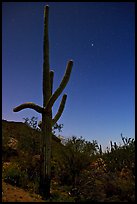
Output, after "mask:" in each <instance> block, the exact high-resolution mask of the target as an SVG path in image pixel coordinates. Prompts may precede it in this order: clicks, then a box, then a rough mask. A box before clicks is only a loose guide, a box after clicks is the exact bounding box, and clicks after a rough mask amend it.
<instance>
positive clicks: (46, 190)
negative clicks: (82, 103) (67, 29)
mask: <svg viewBox="0 0 137 204" xmlns="http://www.w3.org/2000/svg"><path fill="white" fill-rule="evenodd" d="M48 13H49V7H48V6H46V7H45V9H44V47H43V52H44V56H43V59H44V62H43V107H40V106H39V105H36V104H34V103H32V102H26V103H23V104H21V105H19V106H17V107H15V108H14V109H13V111H14V112H18V111H20V110H23V109H26V108H31V109H33V110H35V111H37V112H38V113H41V114H42V122H41V139H40V184H39V191H40V194H41V195H42V197H43V198H46V199H48V198H49V197H50V183H51V138H52V126H53V125H54V124H55V123H56V122H57V121H58V120H59V118H60V116H61V115H62V112H63V110H64V106H65V103H66V99H67V95H66V94H64V95H63V97H62V100H61V103H60V106H59V109H58V112H57V114H56V115H55V116H54V118H53V119H52V107H53V105H54V103H55V101H56V100H57V98H58V97H59V96H60V94H61V93H62V91H63V90H64V88H65V87H66V85H67V83H68V81H69V78H70V74H71V70H72V66H73V61H72V60H70V61H69V62H68V64H67V68H66V72H65V74H64V77H63V79H62V81H61V83H60V85H59V87H58V88H57V89H56V91H55V92H54V93H53V94H52V88H53V77H54V72H53V71H50V65H49V39H48Z"/></svg>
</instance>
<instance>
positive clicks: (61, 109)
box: [52, 94, 67, 126]
mask: <svg viewBox="0 0 137 204" xmlns="http://www.w3.org/2000/svg"><path fill="white" fill-rule="evenodd" d="M66 99H67V95H66V94H64V95H63V97H62V100H61V103H60V106H59V109H58V112H57V114H56V115H55V117H54V118H53V120H52V126H54V125H55V123H56V122H57V121H58V120H59V118H60V116H61V115H62V112H63V110H64V107H65V103H66Z"/></svg>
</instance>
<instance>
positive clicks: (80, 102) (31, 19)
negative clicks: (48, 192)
mask: <svg viewBox="0 0 137 204" xmlns="http://www.w3.org/2000/svg"><path fill="white" fill-rule="evenodd" d="M46 4H48V5H49V6H50V10H49V43H50V67H51V69H53V70H54V72H55V75H54V89H53V90H55V89H56V88H57V87H58V85H59V83H60V81H61V79H62V76H63V74H64V72H65V68H66V64H67V61H68V60H70V59H73V60H74V66H73V70H72V74H71V77H70V81H69V83H68V84H67V87H66V88H65V90H64V92H63V93H67V95H68V98H67V102H66V106H65V109H64V112H63V115H62V116H61V118H60V120H59V123H63V124H64V128H63V131H62V133H61V134H62V135H63V136H65V137H69V136H72V135H75V136H77V137H80V136H83V137H84V138H85V139H86V140H93V139H94V140H97V141H98V143H99V144H102V145H103V147H104V148H105V147H106V146H110V143H109V141H110V140H112V141H116V142H117V143H118V144H119V142H120V143H122V140H121V137H120V134H121V133H123V136H126V137H132V138H134V136H135V92H134V91H135V8H134V7H135V5H134V3H129V2H127V3H126V2H123V3H119V2H118V3H112V2H104V3H103V2H96V3H95V2H47V3H45V2H18V3H15V2H7V3H6V2H5V3H2V118H3V119H5V120H8V121H24V120H23V118H24V117H29V118H31V117H32V116H35V117H38V119H39V120H41V115H40V114H38V113H37V112H35V111H33V110H30V109H25V110H22V111H20V112H18V113H14V112H13V111H12V110H13V108H14V107H16V106H17V105H20V104H22V103H24V102H34V103H36V104H38V105H42V103H43V102H42V100H43V97H42V69H43V67H42V66H43V12H44V5H46ZM61 97H62V95H61V96H60V97H59V99H58V100H57V102H56V103H55V105H54V107H53V115H54V114H55V113H56V111H57V109H58V106H59V103H60V100H61Z"/></svg>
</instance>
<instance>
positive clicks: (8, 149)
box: [2, 117, 135, 202]
mask: <svg viewBox="0 0 137 204" xmlns="http://www.w3.org/2000/svg"><path fill="white" fill-rule="evenodd" d="M29 124H30V125H29ZM33 124H35V127H34V126H33ZM36 124H38V123H36V118H34V117H33V118H31V119H28V120H27V124H25V123H15V122H8V121H2V139H3V144H2V150H3V154H2V159H3V160H2V162H3V171H2V178H3V180H4V181H5V182H7V183H10V184H12V185H15V186H18V187H20V188H23V189H25V190H28V191H29V192H31V193H37V194H38V193H39V179H40V165H39V163H40V154H39V153H40V152H39V148H40V142H39V135H40V129H39V130H37V125H36ZM30 126H31V127H30ZM59 126H60V125H58V126H56V128H57V127H59ZM53 131H54V130H53ZM11 138H14V140H12V142H14V144H12V145H11V141H10V142H9V140H11ZM55 138H56V139H55ZM121 139H122V144H121V145H117V144H116V143H115V142H114V143H113V142H110V148H109V149H106V151H105V152H102V151H100V149H101V147H100V145H98V143H97V141H96V140H93V141H86V140H85V139H84V138H82V137H80V138H77V137H74V136H73V137H71V138H69V139H66V140H65V142H63V144H62V143H61V141H60V140H59V139H58V138H57V137H56V136H55V135H54V137H52V156H51V158H52V160H51V197H50V199H48V200H46V201H45V202H66V201H68V202H90V201H94V202H134V201H135V140H134V139H131V138H125V137H124V136H122V135H121ZM15 141H16V142H15ZM13 150H14V151H13ZM13 152H14V154H13ZM15 153H16V154H15ZM5 155H6V156H5Z"/></svg>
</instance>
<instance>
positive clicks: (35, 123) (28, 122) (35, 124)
mask: <svg viewBox="0 0 137 204" xmlns="http://www.w3.org/2000/svg"><path fill="white" fill-rule="evenodd" d="M37 119H38V118H37V117H35V116H33V117H31V119H29V118H28V117H27V118H23V120H25V121H24V123H25V124H26V125H28V126H30V127H31V128H33V129H39V128H38V121H37Z"/></svg>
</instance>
